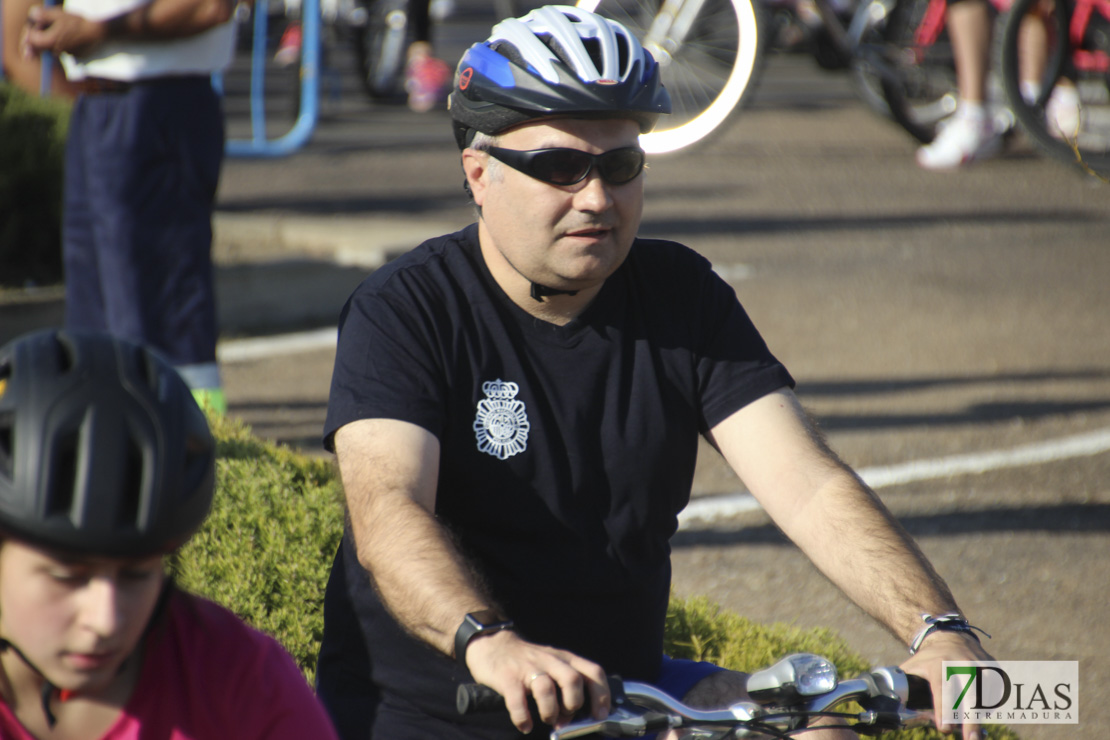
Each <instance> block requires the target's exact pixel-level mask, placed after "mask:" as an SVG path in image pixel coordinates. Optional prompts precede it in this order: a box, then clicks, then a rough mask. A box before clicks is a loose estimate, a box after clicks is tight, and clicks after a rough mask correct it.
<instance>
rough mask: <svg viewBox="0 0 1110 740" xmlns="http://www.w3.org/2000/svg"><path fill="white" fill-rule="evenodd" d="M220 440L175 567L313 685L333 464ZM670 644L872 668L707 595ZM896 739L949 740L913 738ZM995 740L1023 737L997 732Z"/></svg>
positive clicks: (225, 429) (843, 671)
mask: <svg viewBox="0 0 1110 740" xmlns="http://www.w3.org/2000/svg"><path fill="white" fill-rule="evenodd" d="M212 426H213V432H214V433H215V435H216V439H217V444H218V448H217V451H218V461H217V469H216V485H217V493H216V499H215V501H214V503H213V507H212V513H211V515H210V516H209V518H208V521H207V522H205V524H204V526H203V527H202V528H201V530H200V532H199V533H198V534H197V536H195V537H194V538H193V539H192V540H191V541H190V542H189V544H188V545H186V546H185V547H184V548H182V550H181V551H180V552H179V553H178V554H177V556H176V557H175V558H174V560H173V562H172V563H171V568H172V570H173V571H174V573H175V575H176V577H177V579H178V582H179V583H180V584H181V585H182V587H184V588H186V589H188V590H190V591H193V592H196V593H199V594H202V595H204V596H207V597H208V598H210V599H213V600H214V601H218V602H220V603H222V604H224V605H225V606H227V607H228V608H230V609H231V610H232V611H234V612H235V613H236V614H238V615H239V616H241V617H242V618H244V619H245V620H246V621H248V622H249V623H251V624H253V625H254V626H256V627H258V628H259V629H261V630H263V631H265V632H268V633H269V634H271V635H273V636H274V637H276V638H277V639H278V640H279V641H280V642H281V643H282V644H284V645H285V647H286V649H288V650H289V652H290V653H291V654H292V655H293V658H294V659H295V660H296V661H297V663H298V665H300V667H301V670H302V671H303V672H304V674H305V678H306V680H309V681H310V682H311V681H312V678H313V674H314V672H315V665H316V653H317V651H318V650H319V646H320V639H321V637H322V636H323V630H324V616H323V600H324V587H325V584H326V583H327V578H328V573H329V571H330V569H331V563H332V559H333V557H334V555H335V550H336V548H337V547H338V545H339V539H340V537H341V536H342V532H343V504H342V491H341V488H340V484H339V479H338V475H337V473H336V470H335V466H334V465H333V464H332V462H331V461H329V460H322V459H319V458H311V457H308V456H305V455H301V454H298V453H296V452H293V451H291V450H289V449H288V448H285V447H281V446H278V445H274V444H271V443H269V442H265V441H263V440H261V439H259V438H257V437H255V436H254V435H253V434H251V432H250V429H248V428H247V427H245V426H244V425H243V424H242V423H240V422H238V421H235V420H233V419H228V418H213V419H212ZM665 640H666V645H665V648H666V650H667V652H668V654H670V655H672V656H673V657H676V658H693V659H697V660H709V661H712V662H714V663H718V664H720V665H723V666H725V667H727V668H732V669H734V670H741V671H747V672H751V671H753V670H756V669H758V668H762V667H765V666H768V665H771V664H772V663H774V662H775V661H777V660H778V659H780V658H782V657H784V656H786V655H789V654H790V653H801V652H808V653H817V654H819V655H823V656H825V657H827V658H829V659H830V660H831V661H833V663H835V664H836V667H837V670H838V671H839V672H840V675H842V676H845V677H852V676H855V675H858V674H859V673H861V672H863V671H865V670H866V669H867V667H868V666H867V664H866V662H865V661H864V660H863V659H862V658H860V657H859V656H858V655H857V654H856V653H855V652H853V651H852V650H851V648H850V647H849V646H848V644H847V643H846V642H845V641H844V640H843V639H842V638H840V636H839V635H837V634H836V633H835V632H834V631H832V630H830V629H800V628H797V627H794V626H791V625H786V624H769V625H768V624H757V623H755V622H752V621H751V620H749V619H747V618H745V617H742V616H740V615H738V614H736V613H734V612H730V611H727V610H724V609H721V608H720V607H719V606H718V605H717V604H715V603H713V602H712V601H711V600H709V599H708V598H705V597H697V598H691V599H679V598H672V599H671V604H670V607H669V609H668V613H667V631H666V636H665ZM887 737H891V738H906V739H909V738H912V739H913V740H924V739H925V738H941V737H943V736H942V735H940V734H939V733H937V732H934V731H925V730H915V731H912V732H904V733H898V734H894V735H888V736H887ZM987 737H990V738H994V739H995V740H1011V739H1013V738H1017V735H1015V734H1013V733H1012V732H1010V731H1009V730H1006V729H1004V728H998V727H992V728H991V729H990V731H989V732H988V733H987Z"/></svg>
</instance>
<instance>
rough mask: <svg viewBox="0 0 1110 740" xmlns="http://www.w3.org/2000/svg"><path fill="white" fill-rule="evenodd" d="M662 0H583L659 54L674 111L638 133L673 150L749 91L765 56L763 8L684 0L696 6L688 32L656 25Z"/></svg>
mask: <svg viewBox="0 0 1110 740" xmlns="http://www.w3.org/2000/svg"><path fill="white" fill-rule="evenodd" d="M692 3H697V4H698V5H699V6H700V7H695V6H693V5H690V4H692ZM661 5H662V3H661V0H579V2H578V6H579V7H581V8H585V9H587V10H591V11H596V12H598V13H600V14H601V15H603V16H606V17H608V18H611V19H613V20H615V21H617V22H619V23H621V24H623V25H624V26H626V27H627V28H628V29H629V30H630V31H631V32H632V33H633V34H635V35H636V37H637V38H638V39H640V41H641V43H643V44H644V47H645V48H646V49H648V50H649V51H650V52H651V53H652V56H654V57H655V59H656V61H657V62H659V65H660V67H661V74H662V76H663V85H664V86H665V87H666V88H667V91H668V92H669V93H670V96H671V105H672V112H671V114H670V115H669V116H663V117H662V118H661V119H660V122H659V127H658V128H656V130H655V131H652V132H651V133H649V134H644V135H643V136H641V137H640V146H642V147H643V148H644V150H645V151H647V152H649V153H660V152H670V151H675V150H677V149H681V148H683V147H687V146H690V145H691V144H693V143H695V142H698V141H701V140H702V139H704V138H705V137H706V136H708V135H709V134H711V133H712V132H714V131H715V130H718V129H719V128H720V126H721V125H722V124H723V123H724V122H725V121H726V120H727V119H728V118H729V116H730V115H731V114H732V112H733V111H734V110H737V109H738V108H740V107H742V106H743V105H744V103H745V102H747V100H748V99H749V96H750V95H751V92H752V90H753V89H754V88H755V82H756V80H757V78H758V76H759V71H760V67H761V65H762V61H763V43H764V38H763V37H764V34H763V26H762V24H761V15H762V14H761V12H760V10H758V9H757V7H756V5H755V4H753V3H752V2H751V0H685V2H682V1H681V0H680V1H679V2H677V3H675V5H676V6H684V7H683V9H684V10H687V11H690V10H692V9H696V11H697V14H696V17H695V18H694V21H693V23H692V24H691V26H690V28H689V32H688V33H687V34H686V35H685V37H684V38H677V37H676V34H675V33H674V31H673V30H672V31H667V32H664V33H659V32H658V31H652V25H653V22H655V20H656V17H657V15H659V11H660V8H661ZM599 6H600V7H599ZM676 15H678V16H681V13H677V14H676ZM673 28H674V26H672V29H673Z"/></svg>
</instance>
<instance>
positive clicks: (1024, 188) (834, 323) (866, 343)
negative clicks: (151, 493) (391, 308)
mask: <svg viewBox="0 0 1110 740" xmlns="http://www.w3.org/2000/svg"><path fill="white" fill-rule="evenodd" d="M479 20H480V19H479ZM467 24H469V21H467V23H466V24H464V23H461V22H460V23H459V24H458V27H451V28H450V30H445V31H441V33H443V36H441V40H442V43H441V49H446V51H444V52H443V53H444V56H449V55H452V56H457V51H458V50H461V48H462V47H463V45H465V43H466V42H467V40H468V39H469V40H473V38H470V37H471V36H473V37H477V35H478V34H479V33H480V31H478V30H475V27H472V26H471V25H467ZM343 60H344V55H343V54H342V53H337V54H333V57H332V61H333V63H334V64H336V65H343V64H345V62H344V61H343ZM332 79H335V80H338V82H337V84H336V86H334V87H333V88H330V90H331V92H329V93H328V96H327V97H326V99H325V100H324V107H323V115H322V117H321V120H320V122H319V125H318V128H317V131H316V134H315V136H314V138H313V140H312V141H311V142H310V143H309V145H308V146H307V147H306V148H305V149H303V150H302V151H301V152H299V153H297V154H296V155H294V156H292V157H289V158H286V159H280V160H274V161H268V160H232V161H229V162H228V163H227V165H226V167H225V171H224V176H223V183H222V187H221V191H220V197H219V213H218V219H217V222H218V224H220V225H221V229H222V232H223V235H224V238H223V242H222V247H221V248H222V250H223V252H222V256H221V261H222V264H223V266H222V268H221V272H220V274H221V285H222V300H223V302H224V305H225V307H226V306H230V305H239V306H240V308H243V302H244V301H247V302H249V301H250V300H254V301H255V302H256V305H255V306H254V308H255V310H254V311H253V313H252V312H251V311H249V310H246V309H247V308H250V306H247V307H246V308H244V309H243V310H242V311H239V312H237V313H236V312H232V311H230V309H229V310H227V311H225V325H224V329H225V334H226V336H227V337H228V338H229V339H232V340H233V339H235V338H237V337H243V336H246V335H255V334H259V333H282V332H285V331H292V330H303V329H308V328H313V327H319V326H328V325H331V324H332V323H333V322H334V316H335V313H336V312H337V311H338V309H339V306H340V305H341V304H342V301H343V299H344V298H345V296H346V294H347V292H348V291H349V290H350V289H351V287H353V285H354V284H355V283H356V282H357V280H358V279H359V278H360V277H361V276H362V275H364V274H365V273H366V271H367V270H368V269H371V268H372V267H373V265H374V264H377V261H378V260H380V259H381V258H382V255H383V254H385V255H386V256H388V253H389V252H390V251H398V250H401V249H404V248H407V247H410V246H413V245H415V240H416V239H417V238H418V237H419V236H421V235H428V236H431V235H434V234H436V233H439V232H441V231H443V230H444V229H448V228H454V227H456V226H461V225H464V224H465V223H467V222H468V221H469V220H470V219H471V213H470V209H469V207H468V205H467V203H466V201H465V199H464V196H463V193H462V190H461V177H462V176H461V172H460V169H459V165H458V162H457V155H456V151H455V149H454V145H453V143H452V141H451V139H450V134H449V130H448V125H447V121H446V116H445V115H444V114H442V113H439V112H436V113H432V114H427V115H424V116H417V115H414V114H411V113H409V112H408V111H406V110H405V109H403V108H393V107H384V106H373V105H371V104H370V103H369V102H368V101H367V100H366V99H365V98H364V97H362V95H361V93H360V92H359V91H358V89H357V87H356V86H355V84H354V82H353V80H352V79H351V78H350V77H349V76H348V75H346V74H345V72H344V70H343V69H340V70H339V74H338V76H337V77H335V78H332ZM326 89H327V88H326ZM333 93H334V94H333ZM233 103H234V101H229V112H230V113H231V116H232V120H231V125H230V130H231V132H232V134H233V135H243V134H242V132H243V131H244V130H245V129H244V124H243V121H242V118H241V115H240V113H239V112H237V111H236V109H235V108H234V104H233ZM282 105H284V103H275V104H274V110H275V111H276V113H275V120H274V121H273V122H272V124H271V125H272V126H274V127H275V128H280V126H281V117H280V116H281V111H282V108H281V106H282ZM913 148H914V147H913V143H912V142H911V141H910V140H909V138H908V137H907V136H906V135H904V134H903V133H902V132H901V131H900V130H899V129H897V128H895V127H894V126H893V125H892V124H890V123H888V122H887V121H885V120H883V119H881V118H879V117H877V116H876V115H875V114H874V113H872V112H870V111H869V110H868V109H866V108H865V107H864V106H863V105H862V104H861V103H859V102H858V100H857V99H856V97H855V95H854V94H853V91H852V89H851V86H850V84H849V82H848V80H847V78H845V77H844V76H841V75H836V74H831V73H827V72H822V71H820V70H818V69H817V68H816V67H815V66H814V65H813V63H812V62H811V61H810V60H808V59H806V58H805V57H780V58H774V59H772V60H771V62H770V63H769V65H768V68H767V69H766V70H765V74H764V77H763V80H762V84H761V87H760V90H759V93H758V96H757V98H756V100H755V102H754V104H753V105H752V106H751V107H750V109H748V110H747V111H745V112H744V113H743V114H742V115H741V116H740V117H739V119H738V120H737V121H736V122H735V124H734V125H732V126H730V127H729V128H728V129H727V130H726V131H725V132H723V133H722V134H721V135H720V136H718V137H716V138H715V139H714V140H712V141H711V142H710V143H708V144H705V145H703V146H700V147H698V148H696V149H694V150H692V151H688V152H684V153H680V154H677V155H672V156H667V157H662V156H660V157H656V158H654V159H653V160H652V161H651V163H650V169H649V171H648V173H647V178H648V184H647V203H646V208H645V219H644V224H643V229H642V231H643V233H644V234H647V235H656V236H665V237H670V238H675V239H679V240H681V241H684V242H686V243H688V244H690V245H691V246H693V247H695V248H696V249H698V250H699V251H701V252H702V253H704V254H705V255H706V256H707V257H709V258H710V259H712V260H713V262H714V263H715V265H717V267H718V269H719V270H720V271H721V272H722V274H724V275H725V276H726V277H727V278H728V279H729V280H730V281H731V282H732V283H733V285H734V286H735V287H736V289H737V292H738V294H739V295H740V298H741V300H742V302H743V303H744V305H745V306H746V307H747V309H748V311H749V313H750V314H751V315H752V317H753V318H754V320H755V322H756V324H757V326H759V327H760V328H761V330H762V332H763V334H764V336H765V338H766V339H767V341H768V343H769V344H770V346H771V347H772V349H773V350H774V351H775V352H776V353H777V354H778V355H779V356H780V357H781V358H782V359H783V360H784V361H785V362H786V363H787V365H788V366H789V367H790V369H791V370H792V372H793V373H794V374H795V376H796V377H797V379H798V393H799V395H800V397H801V398H802V400H803V401H804V402H805V403H806V404H807V405H808V407H809V408H810V409H811V411H812V412H813V414H814V415H815V416H816V418H817V419H818V420H819V421H820V423H821V424H822V426H823V428H824V429H825V430H826V432H827V433H828V435H829V437H830V440H831V443H832V445H833V446H834V448H836V449H837V450H838V451H839V452H840V453H841V454H842V456H843V457H844V458H845V459H846V460H847V461H848V462H849V463H850V464H852V465H853V466H856V467H857V468H872V469H873V468H876V467H883V466H898V465H903V464H905V463H910V462H913V461H921V460H933V459H941V460H946V461H951V458H952V456H955V455H980V456H985V455H986V454H987V453H991V452H995V451H1014V450H1017V452H1016V453H1014V454H1013V455H1012V456H1011V458H1009V459H1007V460H1005V461H1003V462H1002V463H1000V467H997V468H995V469H992V470H987V471H986V472H980V473H966V472H964V473H957V472H952V470H954V468H950V467H949V468H946V467H944V466H943V465H942V466H941V468H940V471H941V472H939V473H936V474H934V475H933V476H932V477H926V478H925V479H923V480H917V481H913V482H908V483H897V482H896V483H891V484H888V485H884V486H883V487H881V488H879V493H880V495H881V496H882V498H883V499H884V500H885V501H886V503H887V504H888V505H889V506H890V507H891V509H892V510H893V511H894V512H895V513H896V514H897V515H898V516H899V517H900V518H901V519H902V521H903V522H905V524H906V525H907V527H908V528H909V529H910V531H911V532H912V533H913V534H914V535H915V536H916V537H917V538H918V540H919V541H920V542H921V544H922V547H923V548H924V550H925V552H926V553H927V554H928V555H929V557H930V558H931V559H933V561H934V563H935V564H936V566H937V568H938V570H939V571H940V572H941V574H942V575H943V576H944V577H945V578H946V579H947V580H948V581H949V583H950V585H951V586H952V588H953V590H954V592H955V593H956V595H957V598H958V600H959V601H960V603H961V605H962V606H963V608H964V609H965V610H966V612H967V613H968V614H969V615H970V616H971V617H972V619H973V621H975V622H976V623H978V624H981V625H982V626H983V627H984V628H985V629H986V630H987V631H988V632H991V633H992V634H993V635H994V638H993V639H992V640H990V641H989V647H990V649H991V650H992V652H993V653H994V654H995V655H996V657H998V658H1002V659H1029V660H1079V661H1080V681H1081V690H1080V705H1079V710H1080V717H1081V721H1082V724H1081V725H1080V727H1079V731H1078V732H1076V731H1075V728H1074V726H1072V727H1057V728H1053V727H1048V726H1041V727H1031V728H1026V729H1023V735H1024V736H1026V737H1030V738H1064V737H1068V738H1074V737H1083V738H1095V737H1103V736H1104V735H1105V730H1104V729H1103V728H1105V727H1106V726H1110V708H1108V707H1110V702H1108V701H1107V699H1108V698H1110V690H1108V689H1107V688H1106V687H1107V686H1110V658H1108V654H1110V631H1108V630H1107V627H1106V622H1105V618H1104V611H1105V606H1104V604H1105V602H1104V598H1105V594H1106V593H1108V592H1110V569H1108V568H1107V565H1106V563H1107V560H1108V559H1110V532H1108V530H1110V453H1108V452H1107V451H1105V450H1106V448H1105V446H1103V447H1102V448H1101V449H1102V451H1096V452H1094V453H1091V452H1090V451H1088V452H1086V453H1083V454H1075V453H1074V452H1073V453H1060V454H1061V455H1063V457H1062V459H1053V460H1048V461H1040V462H1036V461H1033V458H1032V456H1031V455H1032V453H1031V452H1028V451H1026V452H1022V450H1023V449H1025V447H1026V446H1029V445H1043V444H1046V443H1050V442H1053V441H1055V440H1059V439H1063V438H1069V437H1073V436H1075V435H1080V434H1086V435H1089V436H1090V438H1095V439H1098V438H1099V437H1098V435H1100V434H1101V435H1103V436H1105V434H1107V430H1110V331H1108V328H1107V323H1108V321H1110V185H1105V184H1100V183H1096V182H1093V181H1091V180H1088V179H1084V178H1081V177H1080V176H1078V175H1077V174H1076V173H1075V172H1073V171H1071V170H1070V169H1067V168H1065V167H1064V166H1062V165H1060V164H1058V163H1055V162H1051V161H1047V160H1044V159H1041V158H1039V157H1038V156H1037V155H1035V154H1034V153H1033V152H1032V151H1031V149H1030V148H1029V147H1028V146H1027V145H1026V144H1025V143H1024V142H1022V141H1021V140H1020V138H1018V139H1016V140H1014V141H1013V142H1011V146H1010V148H1009V150H1008V151H1007V153H1006V154H1005V155H1004V156H1002V157H1000V158H998V159H996V160H993V161H990V162H986V163H983V164H981V165H979V166H976V167H974V168H971V169H968V170H967V171H964V172H959V173H955V174H936V173H929V172H924V171H921V170H919V169H918V168H917V167H916V166H915V164H914V162H913ZM245 222H249V223H253V224H255V225H256V226H257V225H258V224H260V223H261V224H269V223H284V224H286V225H289V224H293V223H295V224H297V225H298V227H299V231H298V234H299V236H298V237H297V238H291V237H289V232H285V236H284V237H283V238H282V239H275V240H270V241H267V240H266V239H259V238H258V237H257V231H254V232H242V233H240V232H236V231H235V228H236V227H237V226H239V225H241V224H242V223H245ZM387 232H388V234H389V237H388V238H386V236H385V234H386V233H387ZM236 234H239V236H236ZM249 234H254V236H250V235H249ZM278 242H280V244H279V243H278ZM367 242H374V244H375V245H376V246H377V247H379V248H380V247H382V246H383V244H384V246H385V251H384V252H383V251H382V250H381V249H378V250H377V251H374V250H360V245H361V244H363V243H367ZM337 260H338V261H337ZM340 262H342V264H340ZM244 284H251V285H253V292H251V291H246V290H245V289H244V288H243V285H244ZM260 295H261V296H263V297H259V296H260ZM247 296H252V297H247ZM265 301H269V303H266V302H265ZM290 305H295V306H297V307H299V308H300V309H301V310H300V311H294V312H290V313H285V312H284V310H285V309H288V307H289V306H290ZM260 306H261V308H260ZM232 344H234V343H232ZM229 346H231V345H229ZM331 359H332V351H331V350H330V349H328V348H326V347H325V348H322V349H314V350H307V351H300V352H294V353H289V354H273V355H271V356H267V357H264V358H261V359H254V360H238V361H233V362H227V363H225V368H224V372H225V381H226V385H227V391H228V397H229V401H230V405H231V413H232V414H235V415H238V416H241V417H243V418H244V419H246V420H247V421H248V423H250V424H252V425H253V427H254V428H255V430H256V431H257V432H258V433H260V434H262V435H264V436H267V437H270V438H273V439H276V440H280V441H283V442H286V443H288V444H291V445H294V446H297V447H301V448H303V449H306V450H308V451H310V452H313V453H314V454H315V453H316V452H317V451H318V441H317V440H318V436H319V430H320V427H321V424H322V421H323V416H324V407H325V403H326V398H327V389H328V381H329V375H330V363H331ZM1095 449H1096V450H1097V449H1098V447H1097V445H1096V448H1095ZM945 471H948V472H945ZM741 489H742V485H741V484H740V483H739V481H737V480H736V479H735V478H734V477H733V476H732V475H731V473H729V471H727V469H725V467H724V466H723V465H722V464H721V463H720V462H719V460H716V459H715V456H714V455H713V454H712V453H707V454H706V455H705V456H704V458H703V462H702V464H701V467H700V468H699V473H698V478H697V483H696V490H695V495H697V496H709V495H715V494H731V493H734V492H736V491H739V490H741ZM674 545H675V549H674V562H675V588H676V590H677V591H678V592H679V593H680V594H683V595H689V594H708V595H709V596H711V597H712V598H713V599H715V600H717V601H719V602H720V603H721V604H722V605H723V606H725V607H727V608H732V609H736V610H738V611H740V612H741V613H744V614H747V615H749V616H751V617H753V618H756V619H758V620H777V621H788V622H795V623H797V624H799V625H802V626H810V625H822V626H831V627H833V628H835V629H837V630H839V631H840V632H841V633H842V634H843V635H844V636H845V637H846V638H847V639H848V640H849V641H850V642H851V644H852V646H853V647H854V648H855V649H856V650H858V651H860V652H861V653H862V654H863V655H864V656H865V657H867V658H868V659H870V660H873V661H874V662H876V663H890V662H897V661H900V660H901V659H902V658H903V650H902V649H901V648H900V646H899V645H897V644H896V643H895V642H894V641H893V640H892V639H891V638H889V637H888V636H887V635H886V634H885V632H883V630H882V629H881V628H879V627H877V626H875V625H874V624H873V623H871V622H870V621H869V620H868V619H867V618H866V617H864V616H863V615H862V614H861V613H860V612H859V611H858V610H856V608H855V607H854V606H852V605H851V604H850V603H849V602H847V600H846V599H844V598H843V597H842V596H841V595H840V594H839V592H837V591H836V590H835V589H834V588H833V587H832V586H830V585H829V584H828V582H827V581H825V580H824V579H823V577H822V576H820V575H819V574H817V573H816V572H815V570H814V569H813V568H812V566H810V565H809V564H808V561H806V560H805V558H804V557H803V556H801V555H800V554H799V553H798V551H797V550H796V549H794V548H793V547H791V546H789V545H787V544H786V543H785V542H784V541H783V540H782V538H781V537H780V536H779V535H778V534H777V532H776V530H775V529H774V527H773V526H771V525H770V524H769V523H768V521H767V520H766V518H765V517H764V516H763V515H762V514H761V513H760V512H758V511H756V512H750V513H746V514H740V515H737V516H736V517H734V518H731V519H726V520H718V521H715V522H712V523H709V524H703V525H700V526H697V527H693V528H691V529H687V530H684V531H683V532H681V533H680V534H679V535H678V537H677V538H676V541H675V543H674Z"/></svg>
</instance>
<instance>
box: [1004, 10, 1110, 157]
mask: <svg viewBox="0 0 1110 740" xmlns="http://www.w3.org/2000/svg"><path fill="white" fill-rule="evenodd" d="M996 68H997V69H998V70H999V75H1000V76H1001V80H1002V87H1003V89H1004V90H1005V93H1006V97H1007V99H1008V100H1009V102H1010V107H1011V108H1012V110H1013V112H1014V117H1015V118H1016V120H1017V123H1018V125H1019V126H1020V127H1021V130H1022V131H1023V132H1024V133H1025V134H1026V135H1027V136H1028V137H1029V139H1030V140H1031V141H1032V142H1033V144H1034V145H1035V146H1036V147H1037V148H1038V149H1040V150H1041V151H1043V152H1045V153H1046V154H1048V155H1049V156H1051V157H1053V158H1055V159H1058V160H1060V161H1062V162H1066V163H1070V164H1073V165H1076V166H1078V167H1080V168H1081V169H1083V170H1084V171H1086V172H1088V173H1090V174H1096V175H1099V176H1102V177H1104V178H1105V177H1110V0H1014V4H1013V7H1012V8H1011V10H1010V13H1009V14H1008V15H1007V16H1006V18H1005V21H1004V22H1003V24H1002V33H1001V39H1000V43H999V44H998V45H997V56H996ZM1038 73H1039V75H1038ZM1030 81H1032V82H1034V84H1033V85H1032V86H1031V87H1030V85H1029V82H1030ZM1023 83H1024V84H1023ZM1023 88H1024V89H1023ZM1023 92H1024V93H1025V94H1024V95H1023Z"/></svg>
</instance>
